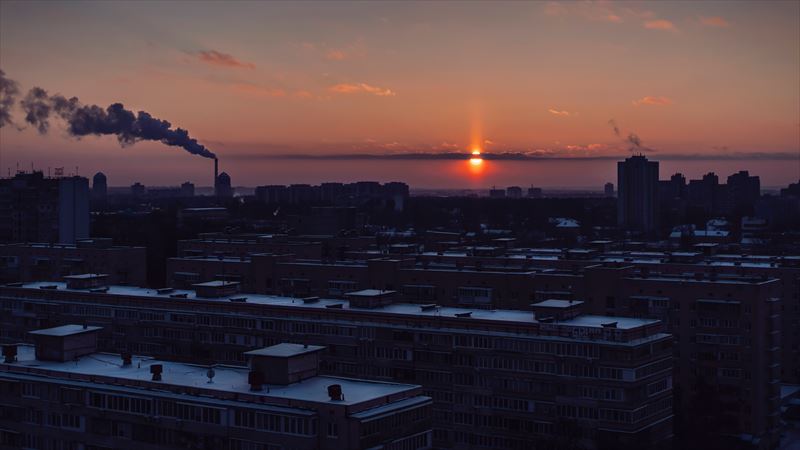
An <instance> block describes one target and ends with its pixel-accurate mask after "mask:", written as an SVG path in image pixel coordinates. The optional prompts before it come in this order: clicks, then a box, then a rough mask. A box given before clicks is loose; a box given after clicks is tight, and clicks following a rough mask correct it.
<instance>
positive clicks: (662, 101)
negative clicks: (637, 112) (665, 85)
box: [631, 95, 672, 106]
mask: <svg viewBox="0 0 800 450" xmlns="http://www.w3.org/2000/svg"><path fill="white" fill-rule="evenodd" d="M631 103H633V106H641V105H656V106H666V105H671V104H672V100H670V99H669V98H667V97H652V96H649V95H648V96H645V97H642V98H640V99H638V100H634V101H633V102H631Z"/></svg>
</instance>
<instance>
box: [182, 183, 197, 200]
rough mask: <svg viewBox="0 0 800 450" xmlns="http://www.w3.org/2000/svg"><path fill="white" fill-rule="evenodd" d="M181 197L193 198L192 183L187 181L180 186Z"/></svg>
mask: <svg viewBox="0 0 800 450" xmlns="http://www.w3.org/2000/svg"><path fill="white" fill-rule="evenodd" d="M181 197H194V183H190V182H188V181H187V182H185V183H183V184H182V185H181Z"/></svg>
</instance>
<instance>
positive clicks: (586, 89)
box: [0, 1, 800, 187]
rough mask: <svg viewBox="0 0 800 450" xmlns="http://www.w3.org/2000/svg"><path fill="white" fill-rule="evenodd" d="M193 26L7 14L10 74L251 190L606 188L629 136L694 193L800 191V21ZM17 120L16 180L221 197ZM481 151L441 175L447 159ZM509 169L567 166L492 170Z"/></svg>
mask: <svg viewBox="0 0 800 450" xmlns="http://www.w3.org/2000/svg"><path fill="white" fill-rule="evenodd" d="M184 16H185V11H184V9H183V5H182V4H181V2H145V3H140V2H100V3H81V2H14V1H3V2H0V54H2V59H1V61H2V62H1V66H0V69H2V70H3V71H4V72H5V74H6V76H7V77H9V78H10V79H13V80H16V81H17V82H18V83H19V89H20V92H21V93H23V94H24V93H25V92H27V91H28V90H29V89H30V88H32V87H34V86H40V87H42V88H43V89H45V90H47V92H49V93H51V94H61V95H64V96H65V97H66V98H70V97H72V96H76V97H78V98H80V100H81V101H82V102H83V103H85V104H97V105H99V106H101V107H103V108H105V107H106V106H108V105H110V104H112V103H115V102H120V103H122V104H124V105H125V107H126V108H128V109H130V110H132V111H135V112H138V111H147V112H148V113H151V114H152V115H153V116H154V117H158V118H162V119H165V120H168V121H169V122H170V123H171V124H172V125H173V126H174V127H180V128H182V129H185V130H188V131H189V132H190V135H191V137H192V138H194V139H197V142H199V143H200V144H202V145H204V146H206V147H207V148H208V149H209V150H210V151H212V152H214V153H215V154H217V155H218V156H219V161H220V168H221V170H222V169H224V170H225V171H226V172H227V173H229V174H230V175H231V177H232V179H233V183H234V184H241V185H246V186H255V185H259V184H264V183H267V182H269V183H273V182H275V183H283V182H286V183H291V182H304V183H319V182H323V181H355V180H357V179H358V178H359V177H363V174H364V173H371V174H376V175H375V176H379V177H380V178H378V179H376V181H391V180H394V179H395V178H397V177H398V176H399V173H398V171H397V169H396V162H394V161H387V160H386V159H385V158H384V157H385V156H386V155H389V156H391V155H396V154H421V155H423V157H421V158H419V160H413V161H414V164H412V159H407V162H406V163H405V164H407V165H409V166H412V167H417V168H416V169H414V170H410V171H407V172H404V174H406V173H407V175H404V176H406V177H407V179H404V180H403V181H407V182H408V183H409V184H411V185H412V186H426V187H434V186H436V187H458V186H460V185H462V184H464V183H466V182H471V181H472V180H473V176H474V174H475V173H476V171H477V172H480V175H481V177H483V178H482V179H483V180H484V182H486V183H492V182H497V183H503V184H519V185H530V184H531V183H535V184H537V185H541V184H544V185H547V184H549V183H552V184H554V185H559V183H563V182H564V181H563V180H572V181H569V182H570V183H572V182H576V183H586V184H587V185H597V184H602V183H604V182H605V181H608V180H610V179H613V176H614V175H613V171H614V167H615V166H614V164H613V163H611V162H609V161H614V160H616V159H619V158H620V157H625V156H627V155H629V154H630V147H631V145H630V143H629V142H628V140H627V137H628V136H629V135H630V134H635V135H636V136H638V137H639V138H640V139H641V142H642V143H643V144H642V145H643V146H644V147H646V148H647V150H648V154H649V156H652V157H653V158H657V159H660V160H662V161H682V163H681V164H680V166H681V167H683V169H682V171H684V172H685V174H686V175H687V176H693V177H696V176H699V175H702V174H703V173H706V172H709V171H716V172H718V173H722V172H724V171H729V170H739V169H741V168H744V167H748V166H752V165H757V166H759V167H763V170H761V175H762V177H763V179H762V182H763V184H764V185H765V186H775V185H781V184H786V183H789V182H791V181H797V178H798V170H799V169H798V167H800V166H798V156H797V155H798V154H799V153H798V152H799V151H800V110H799V109H798V107H797V105H798V104H800V85H799V84H798V83H797V80H798V79H800V40H798V39H797V36H798V32H800V31H799V30H800V3H798V2H766V3H764V2H677V1H676V2H670V1H664V2H635V1H630V2H614V1H607V2H606V1H603V2H563V3H559V2H487V3H482V2H464V3H457V2H409V3H405V2H399V3H391V2H375V3H362V2H353V3H347V2H330V3H324V2H323V3H314V2H296V3H292V2H286V3H282V2H241V3H236V7H231V6H230V5H227V4H225V3H223V2H198V3H194V4H193V5H192V14H191V20H182V18H183V17H184ZM75 24H80V26H75ZM476 29H480V30H481V32H480V33H475V32H474V30H476ZM101 36H102V37H103V38H99V37H101ZM34 61H35V63H33V62H34ZM15 109H16V110H15V111H14V117H15V119H14V120H15V122H14V124H15V125H17V126H7V127H4V128H2V129H1V130H0V146H1V147H2V148H3V152H2V161H0V170H1V171H2V172H3V174H6V173H7V172H8V171H9V170H11V171H14V170H15V168H16V165H17V163H19V165H20V166H21V167H30V166H31V164H33V165H34V166H35V167H38V168H42V169H46V167H47V166H53V167H75V166H79V167H80V172H81V173H84V174H85V173H92V172H95V171H98V170H100V169H102V170H104V171H105V172H106V173H107V175H108V177H109V183H110V184H111V185H129V184H131V183H133V182H135V181H141V182H142V183H145V184H156V185H158V184H166V183H168V182H170V180H174V178H175V177H180V178H182V179H186V180H190V181H193V182H195V183H198V184H200V185H208V184H209V181H208V173H209V170H210V169H209V167H210V165H209V162H208V161H207V160H206V159H205V158H199V157H196V156H192V155H189V154H186V152H181V151H176V150H175V149H167V148H165V146H164V145H163V144H160V143H159V142H152V141H150V142H145V141H140V142H136V143H134V144H132V145H129V146H127V147H126V148H124V149H123V148H120V146H119V144H118V142H117V141H116V139H115V138H113V137H110V136H102V137H98V136H94V135H92V136H86V137H83V138H81V139H80V140H78V139H74V138H71V137H69V136H66V133H65V128H64V126H63V124H61V123H55V122H54V123H53V124H51V126H50V132H49V133H48V134H46V135H43V134H40V133H38V132H37V131H36V129H35V128H34V127H31V126H27V125H26V123H25V119H24V114H22V111H21V109H20V108H19V107H16V108H15ZM611 119H614V123H616V124H617V129H618V132H615V131H614V128H613V127H612V126H610V125H609V121H610V120H611ZM464 149H467V151H468V152H470V153H471V154H466V155H465V158H464V160H463V161H459V162H460V163H461V164H462V166H461V169H460V170H459V171H458V172H457V173H456V172H450V171H445V170H444V169H443V168H444V167H449V165H450V164H451V162H452V161H451V160H447V158H445V157H442V156H437V155H440V154H444V153H449V154H453V153H456V154H458V153H462V152H464ZM475 152H478V153H475ZM507 152H516V153H521V154H526V155H535V156H536V157H537V158H551V159H553V162H549V163H547V164H546V166H547V167H548V169H547V170H543V169H542V167H543V165H542V164H543V163H539V162H517V161H500V160H498V159H496V158H494V157H495V156H496V155H501V154H503V153H507ZM464 153H466V152H464ZM487 153H488V154H491V155H492V156H493V158H492V159H491V160H484V159H483V158H481V157H480V155H481V154H487ZM277 155H288V156H289V157H298V156H302V157H303V158H304V161H305V162H304V163H303V164H290V163H291V162H292V161H291V160H289V159H287V160H280V158H277ZM359 155H370V156H371V157H366V156H365V157H362V158H359ZM345 157H346V158H347V162H346V163H344V162H341V163H337V164H334V163H333V160H340V161H343V160H344V158H345ZM467 157H469V158H467ZM603 158H605V159H603ZM421 160H424V163H422V162H420V161H421ZM487 163H489V164H490V165H491V166H492V170H493V172H492V173H493V174H494V175H496V176H497V178H496V179H491V178H490V177H489V175H488V173H487V170H486V166H487ZM463 165H467V166H468V167H469V168H470V169H469V170H464V168H463ZM675 165H678V164H677V163H675ZM423 166H424V168H422V167H423ZM334 167H335V170H334ZM587 167H590V168H591V169H590V170H587V169H586V168H587ZM663 167H667V165H664V166H663ZM473 169H475V170H473ZM754 170H755V169H754ZM443 173H444V174H446V175H445V176H443V175H442V174H443ZM534 173H537V174H540V175H538V177H539V178H536V179H534V178H533V174H534ZM543 177H544V178H543Z"/></svg>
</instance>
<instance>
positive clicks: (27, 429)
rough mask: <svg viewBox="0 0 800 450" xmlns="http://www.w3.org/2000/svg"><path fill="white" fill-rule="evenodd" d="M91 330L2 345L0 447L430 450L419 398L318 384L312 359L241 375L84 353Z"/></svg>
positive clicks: (351, 384)
mask: <svg viewBox="0 0 800 450" xmlns="http://www.w3.org/2000/svg"><path fill="white" fill-rule="evenodd" d="M99 332H100V328H99V327H94V326H91V327H90V326H81V325H64V326H60V327H55V328H49V329H44V330H36V331H33V332H31V335H32V336H33V337H34V338H35V341H36V344H35V346H32V345H15V344H11V345H5V346H4V347H3V353H4V356H5V361H4V362H3V363H2V364H0V393H2V395H0V404H2V405H0V445H2V446H4V447H11V448H30V449H38V448H76V449H78V448H80V449H86V450H88V449H92V450H99V449H109V450H110V449H131V450H134V449H135V450H147V449H157V448H164V447H168V448H195V449H221V450H255V449H263V450H281V449H286V450H290V449H291V450H294V449H298V450H302V449H308V450H311V449H314V450H317V449H319V450H323V449H337V450H338V449H354V450H355V449H370V448H372V449H387V450H388V449H392V450H422V449H428V448H431V428H430V425H431V403H432V402H431V399H430V398H429V397H426V396H423V395H421V387H420V386H415V385H409V384H399V383H387V382H378V381H366V380H358V379H352V378H341V377H331V376H320V375H318V373H317V372H318V365H319V354H320V352H321V351H322V350H323V347H319V346H311V345H301V344H289V343H281V344H278V345H274V346H271V347H266V348H261V349H256V350H252V351H249V352H247V353H246V354H245V355H246V356H247V358H248V367H243V366H226V365H220V364H215V365H194V364H186V363H179V362H174V361H168V360H157V359H154V358H151V357H144V356H133V355H131V354H130V353H122V354H111V353H98V352H97V351H96V348H95V347H96V343H97V334H98V333H99Z"/></svg>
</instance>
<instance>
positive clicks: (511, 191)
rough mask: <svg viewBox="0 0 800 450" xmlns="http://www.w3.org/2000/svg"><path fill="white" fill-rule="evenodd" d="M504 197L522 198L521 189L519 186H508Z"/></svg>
mask: <svg viewBox="0 0 800 450" xmlns="http://www.w3.org/2000/svg"><path fill="white" fill-rule="evenodd" d="M506 197H508V198H522V188H521V187H519V186H509V187H508V188H506Z"/></svg>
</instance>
